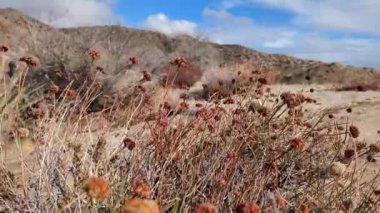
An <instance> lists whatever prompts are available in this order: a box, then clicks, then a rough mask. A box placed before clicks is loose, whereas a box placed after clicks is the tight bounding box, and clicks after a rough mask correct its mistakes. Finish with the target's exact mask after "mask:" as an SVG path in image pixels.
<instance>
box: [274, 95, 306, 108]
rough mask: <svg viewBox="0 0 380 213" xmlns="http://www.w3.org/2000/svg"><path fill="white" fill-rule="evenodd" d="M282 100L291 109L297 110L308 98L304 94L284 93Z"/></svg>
mask: <svg viewBox="0 0 380 213" xmlns="http://www.w3.org/2000/svg"><path fill="white" fill-rule="evenodd" d="M280 97H281V100H282V101H283V102H284V103H285V104H286V106H288V107H289V108H290V109H292V108H295V107H297V106H299V105H301V104H302V103H304V102H305V101H306V97H305V96H304V95H302V94H294V93H291V92H284V93H282V94H281V96H280Z"/></svg>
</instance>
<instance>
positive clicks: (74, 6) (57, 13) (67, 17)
mask: <svg viewBox="0 0 380 213" xmlns="http://www.w3.org/2000/svg"><path fill="white" fill-rule="evenodd" d="M113 3H114V1H113V0H1V1H0V7H2V8H6V7H11V8H14V9H17V10H20V11H21V12H23V13H24V14H26V15H29V16H31V17H33V18H36V19H38V20H41V21H43V22H45V23H47V24H51V25H54V26H57V27H76V26H88V25H105V24H116V23H118V22H120V20H121V18H120V17H119V16H118V15H117V14H115V13H114V12H113V10H112V5H113Z"/></svg>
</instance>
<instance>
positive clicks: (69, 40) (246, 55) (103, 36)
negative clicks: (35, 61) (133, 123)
mask: <svg viewBox="0 0 380 213" xmlns="http://www.w3.org/2000/svg"><path fill="white" fill-rule="evenodd" d="M0 41H1V45H5V46H7V47H9V48H10V52H11V53H13V54H14V55H15V56H19V55H24V54H32V55H35V56H37V57H38V58H39V59H40V60H41V62H42V65H43V67H44V68H46V69H49V68H52V67H55V68H57V66H58V67H60V68H62V65H64V68H65V69H67V70H71V69H77V68H78V67H79V66H80V64H81V62H82V61H83V56H84V55H85V54H87V53H88V51H89V50H91V49H97V50H99V51H100V52H101V54H102V59H103V61H102V66H103V67H104V68H105V70H106V71H107V73H108V74H115V73H118V72H121V71H123V70H124V69H126V64H127V62H128V59H129V57H131V56H138V57H139V59H140V62H141V63H140V65H139V66H140V68H141V69H149V70H155V69H156V68H158V67H159V66H160V65H161V64H164V63H167V62H169V61H170V60H172V59H173V58H175V57H179V56H181V57H186V58H188V59H189V60H191V61H192V62H193V63H194V64H197V65H199V66H200V68H201V69H202V71H209V70H212V71H214V72H216V73H217V72H218V70H222V71H227V72H231V73H237V72H239V71H240V72H251V71H253V70H255V69H262V68H263V67H265V69H270V70H272V71H274V72H275V73H277V74H278V79H279V81H280V82H281V83H291V84H293V83H297V84H299V83H322V84H324V83H332V84H340V83H347V82H354V83H363V84H368V83H371V82H373V81H374V80H376V79H380V72H376V71H375V70H374V69H371V68H357V67H352V66H344V65H340V64H337V63H322V62H319V61H312V60H301V59H298V58H294V57H290V56H286V55H277V54H265V53H261V52H258V51H254V50H251V49H248V48H245V47H242V46H238V45H218V44H214V43H211V42H207V41H202V40H199V39H195V38H192V37H189V36H177V37H168V36H166V35H163V34H161V33H157V32H151V31H144V30H137V29H130V28H126V27H121V26H97V27H82V28H73V29H57V28H54V27H51V26H48V25H46V24H43V23H41V22H39V21H37V20H34V19H32V18H30V17H27V16H24V15H23V14H21V13H20V12H18V11H16V10H13V9H1V10H0Z"/></svg>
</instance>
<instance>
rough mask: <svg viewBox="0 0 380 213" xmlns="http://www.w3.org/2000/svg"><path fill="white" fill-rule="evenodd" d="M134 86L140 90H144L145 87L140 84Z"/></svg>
mask: <svg viewBox="0 0 380 213" xmlns="http://www.w3.org/2000/svg"><path fill="white" fill-rule="evenodd" d="M136 88H137V89H138V90H140V91H141V92H146V87H145V86H144V85H142V84H139V85H137V86H136Z"/></svg>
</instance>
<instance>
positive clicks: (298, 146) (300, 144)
mask: <svg viewBox="0 0 380 213" xmlns="http://www.w3.org/2000/svg"><path fill="white" fill-rule="evenodd" d="M289 143H290V147H291V149H293V150H297V151H303V149H304V148H305V142H304V140H303V139H302V138H293V139H292V140H290V142H289Z"/></svg>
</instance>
